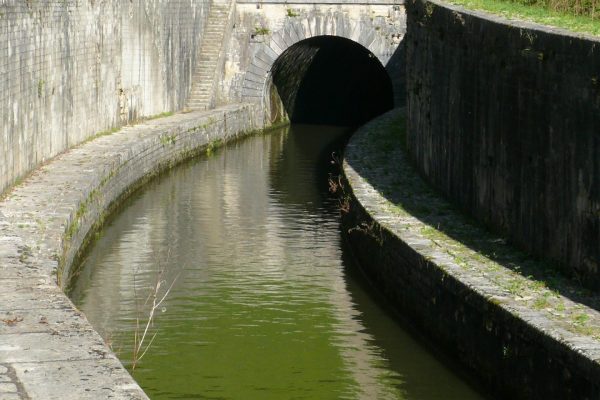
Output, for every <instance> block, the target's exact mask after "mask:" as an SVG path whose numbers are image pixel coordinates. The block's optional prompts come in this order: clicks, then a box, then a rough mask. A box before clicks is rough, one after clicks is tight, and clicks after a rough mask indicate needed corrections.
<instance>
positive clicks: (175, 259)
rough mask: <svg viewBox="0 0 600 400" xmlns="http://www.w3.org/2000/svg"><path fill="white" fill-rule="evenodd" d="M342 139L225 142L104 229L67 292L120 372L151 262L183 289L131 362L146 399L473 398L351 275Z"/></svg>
mask: <svg viewBox="0 0 600 400" xmlns="http://www.w3.org/2000/svg"><path fill="white" fill-rule="evenodd" d="M344 133H345V132H344V131H343V130H340V129H333V128H328V127H317V126H295V127H293V128H291V129H287V128H286V129H282V130H281V131H279V132H274V133H271V134H269V135H265V136H255V137H251V138H248V139H245V140H243V141H240V142H237V143H235V144H233V145H230V146H227V147H225V148H223V149H221V150H219V151H217V152H216V153H215V154H213V155H212V156H210V157H208V158H203V159H199V160H196V161H194V162H192V163H189V164H186V165H184V166H181V167H179V168H176V169H175V170H173V171H171V172H169V173H168V174H166V175H165V176H164V177H162V178H161V179H159V180H157V181H155V182H153V183H151V184H150V185H148V187H147V188H145V190H144V191H143V193H140V194H138V195H137V196H135V198H133V199H131V200H130V201H128V204H127V206H126V207H125V208H124V209H123V211H122V212H121V213H119V215H118V216H116V217H115V218H114V219H113V220H112V221H111V222H110V223H109V224H108V225H107V226H106V228H105V229H104V230H103V231H102V235H101V237H100V238H99V239H98V240H97V242H96V243H95V245H94V246H93V248H92V249H91V250H90V252H89V254H88V255H87V257H86V258H85V260H84V261H83V263H82V269H81V275H80V277H79V279H78V281H77V283H76V284H75V287H74V288H73V291H72V298H73V300H74V301H75V303H76V304H77V305H78V306H79V307H80V308H81V309H82V310H83V311H84V312H85V314H86V315H87V317H88V318H89V320H90V321H91V323H92V324H93V325H94V327H95V328H96V329H97V330H98V331H99V332H100V333H101V334H102V335H103V336H104V337H105V339H106V340H107V341H109V342H110V343H112V346H113V349H114V350H115V351H116V352H117V354H118V355H119V357H120V358H121V360H122V361H123V363H124V364H125V365H126V366H130V365H131V360H132V348H133V341H134V332H135V330H136V319H137V318H138V317H140V316H141V317H142V319H143V314H142V311H140V310H143V309H144V301H145V300H146V298H147V296H148V294H149V293H150V290H149V288H151V287H152V286H153V285H154V284H155V282H156V279H157V271H159V270H164V271H165V273H164V276H163V279H164V281H165V285H163V288H165V287H166V286H168V285H169V284H170V283H171V282H174V285H173V288H172V290H171V292H170V293H169V295H168V297H167V299H166V300H165V302H164V303H163V304H162V306H161V307H160V308H159V309H158V310H157V311H158V316H157V318H156V320H155V324H154V326H153V327H151V329H150V330H151V332H150V335H149V338H151V337H152V335H153V332H158V333H157V335H156V337H155V339H154V341H153V343H152V345H151V347H150V350H149V351H148V353H147V354H146V355H145V356H144V358H143V359H142V361H141V362H140V363H139V364H138V366H137V368H136V369H135V371H134V376H135V378H136V379H137V380H138V382H139V383H140V385H141V386H142V387H143V388H144V390H146V392H147V393H148V394H149V395H150V397H151V398H153V399H199V398H202V399H287V398H290V399H291V398H294V399H358V398H360V399H363V398H364V399H474V398H479V396H478V395H477V394H476V393H474V392H473V391H472V390H471V389H470V388H469V387H468V386H467V385H466V384H464V383H463V382H462V381H460V380H459V379H457V377H456V376H454V375H453V374H452V372H451V371H449V370H448V369H447V368H446V367H444V366H443V365H441V364H440V363H439V362H438V361H437V360H436V359H435V358H434V357H432V356H431V355H430V354H429V353H427V352H426V351H425V350H424V349H423V348H422V347H421V346H420V345H419V344H417V343H416V342H415V341H414V340H413V339H411V338H410V337H409V336H407V334H406V333H405V332H404V331H403V330H402V329H401V328H400V327H399V326H398V324H396V323H395V321H394V320H393V319H391V318H390V317H389V316H388V315H387V314H386V313H385V312H384V311H382V310H381V309H380V308H379V307H378V306H377V305H376V304H375V303H374V302H373V301H372V300H371V298H370V297H369V296H367V295H366V294H365V292H364V291H363V289H362V288H361V286H360V285H358V284H357V282H356V281H355V280H354V278H352V276H351V274H350V275H349V274H347V273H346V270H347V268H348V266H347V264H348V261H347V260H346V259H345V258H344V257H343V252H342V249H341V243H340V233H339V220H338V212H337V210H336V201H335V200H334V199H332V198H331V197H330V196H329V195H328V194H327V169H328V168H329V160H330V157H329V154H330V149H329V147H328V145H329V143H331V142H332V141H333V140H334V139H336V138H338V139H339V138H340V137H341V136H342V135H343V134H344ZM136 299H137V300H136ZM141 328H142V330H143V323H142V326H141ZM147 340H149V339H147Z"/></svg>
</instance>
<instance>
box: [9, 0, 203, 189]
mask: <svg viewBox="0 0 600 400" xmlns="http://www.w3.org/2000/svg"><path fill="white" fill-rule="evenodd" d="M209 7H210V3H209V2H208V1H207V0H191V1H190V0H185V1H184V0H176V1H169V2H164V1H159V0H132V1H123V2H114V1H113V2H110V1H108V2H107V1H87V2H81V1H74V0H69V1H53V2H47V1H17V0H5V1H1V2H0V60H1V61H0V76H1V77H2V79H0V193H1V192H3V191H4V190H5V189H6V188H7V187H8V186H10V185H11V184H12V183H14V182H15V181H17V180H19V179H21V178H23V177H24V176H25V175H26V174H27V173H28V172H29V171H31V170H32V169H33V168H35V167H36V166H38V165H39V164H40V163H43V162H45V161H47V160H48V159H50V158H52V157H54V156H56V155H57V154H59V153H60V152H62V151H64V150H65V149H67V148H69V147H72V146H73V145H75V144H77V143H81V142H82V141H84V140H86V139H88V138H89V137H91V136H92V135H94V134H96V133H99V132H102V131H108V130H110V129H112V128H115V127H119V126H122V125H123V124H126V123H129V122H131V121H134V120H136V119H138V118H140V117H144V116H151V115H155V114H159V113H162V112H166V111H175V110H180V109H182V108H183V106H184V102H185V98H186V97H187V95H188V93H189V89H190V86H191V74H192V66H193V64H194V61H195V59H196V52H197V48H198V44H199V41H200V40H201V38H202V29H203V26H204V22H205V20H206V17H207V14H208V10H209Z"/></svg>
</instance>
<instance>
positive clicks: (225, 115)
mask: <svg viewBox="0 0 600 400" xmlns="http://www.w3.org/2000/svg"><path fill="white" fill-rule="evenodd" d="M257 115H258V112H257V108H256V107H255V106H253V105H232V106H226V107H222V108H220V109H217V110H212V111H202V112H199V111H198V112H190V113H182V114H177V115H174V116H172V117H167V118H161V119H156V120H153V121H149V122H146V123H144V124H140V125H137V126H133V127H126V128H124V129H122V130H120V131H119V132H117V133H113V134H110V135H105V136H103V137H100V138H97V139H95V140H93V141H90V142H88V143H85V144H83V145H81V146H77V147H75V148H73V149H70V150H68V151H67V152H65V153H64V154H61V155H59V156H58V157H56V158H55V159H53V160H52V161H51V162H50V163H48V164H46V165H44V166H42V167H40V168H38V169H37V170H36V171H35V172H34V173H32V174H31V175H30V176H28V177H27V179H26V180H25V182H24V183H23V184H22V185H18V186H16V187H14V188H12V189H11V190H10V192H8V193H5V196H4V198H3V199H2V201H0V284H1V285H2V288H3V290H2V291H0V381H1V382H3V383H2V385H0V398H2V399H13V398H14V399H32V400H34V399H43V400H50V399H57V400H58V399H60V400H65V399H74V400H75V399H76V400H80V399H100V398H115V399H145V398H147V397H146V396H145V394H144V393H143V391H142V390H141V389H140V388H139V386H138V385H137V383H136V382H135V381H134V380H133V379H132V378H131V376H130V375H129V374H128V373H127V371H126V370H125V369H124V368H123V366H122V365H121V363H120V362H119V360H117V358H116V357H115V355H114V354H113V353H112V351H111V350H110V349H109V348H108V346H107V345H106V344H105V343H104V341H103V340H102V338H101V337H100V336H99V335H98V334H97V333H96V332H95V331H94V330H93V328H92V327H91V325H90V324H89V323H88V321H87V320H86V318H85V316H84V315H82V314H81V313H80V312H78V311H77V309H76V308H75V307H74V306H73V305H72V304H71V302H70V300H69V299H68V298H67V297H66V295H65V294H64V293H63V291H62V289H63V288H64V286H65V285H66V284H67V283H68V279H67V278H68V277H69V275H70V272H71V264H72V262H73V259H74V258H75V256H76V255H77V253H78V252H79V251H80V250H82V248H83V247H84V245H85V243H86V241H87V240H88V238H89V235H90V233H91V232H93V228H94V227H97V226H98V225H99V224H101V223H102V221H103V219H104V216H105V215H106V214H107V213H108V212H110V209H111V207H112V206H113V205H115V204H116V202H117V201H118V200H119V199H120V198H121V197H122V196H124V195H127V194H128V193H129V192H130V191H131V190H133V189H135V188H136V187H137V186H138V185H140V184H142V183H143V182H144V181H145V180H146V179H148V178H149V177H151V176H153V175H154V174H156V173H158V172H159V171H160V170H161V169H164V168H168V167H170V166H172V165H174V164H175V163H177V162H178V161H180V160H182V159H184V158H188V157H190V156H192V155H193V154H195V153H197V152H199V151H202V149H203V148H204V147H205V146H206V145H208V144H209V143H211V142H213V143H220V142H222V141H227V140H229V139H232V138H235V137H237V136H239V135H242V134H245V133H248V132H251V131H253V130H255V129H257V128H260V127H261V126H260V123H261V121H260V120H257V119H256V116H257ZM57 279H58V283H59V286H57V284H56V283H57ZM6 321H9V322H6ZM11 321H12V322H11Z"/></svg>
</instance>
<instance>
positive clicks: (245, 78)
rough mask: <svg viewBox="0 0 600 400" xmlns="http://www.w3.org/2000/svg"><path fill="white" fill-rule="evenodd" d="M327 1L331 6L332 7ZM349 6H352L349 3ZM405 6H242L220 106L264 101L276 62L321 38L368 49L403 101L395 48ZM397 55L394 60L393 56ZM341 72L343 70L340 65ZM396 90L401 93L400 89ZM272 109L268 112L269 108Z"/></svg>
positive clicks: (297, 3) (221, 86)
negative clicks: (307, 41)
mask: <svg viewBox="0 0 600 400" xmlns="http://www.w3.org/2000/svg"><path fill="white" fill-rule="evenodd" d="M328 3H329V4H328ZM346 3H348V4H346ZM401 3H402V2H401V1H399V2H397V4H396V5H394V4H392V2H389V1H379V0H378V1H375V2H361V3H360V4H359V3H357V2H352V4H351V2H345V1H344V2H337V3H336V4H331V2H324V3H320V4H315V2H313V1H304V0H302V1H295V2H290V3H288V2H275V1H266V2H261V3H260V4H259V5H257V4H256V3H249V2H247V1H242V2H238V3H237V5H236V10H235V16H234V18H235V21H234V28H233V30H232V32H231V35H230V39H229V40H228V42H227V43H226V60H225V68H224V76H223V79H222V80H220V82H219V85H218V89H217V104H227V103H232V102H239V101H244V102H256V103H261V102H264V101H265V100H266V99H267V98H268V96H266V94H267V93H269V86H270V85H269V83H270V72H271V68H272V67H273V64H274V63H275V61H276V60H277V58H278V57H279V56H280V55H281V54H282V53H283V52H284V51H285V50H286V49H288V48H290V47H291V46H292V45H294V44H296V43H298V42H299V41H302V40H305V39H309V38H314V37H317V36H336V37H341V38H346V39H350V40H352V41H353V42H356V43H358V44H359V45H361V46H363V47H364V48H365V49H367V50H368V51H370V52H371V53H372V54H373V56H374V57H376V58H377V59H378V60H379V61H380V62H381V64H382V65H383V66H384V67H386V69H387V71H388V74H389V75H390V78H391V79H392V82H393V83H394V85H395V94H396V95H397V102H399V103H402V101H403V99H402V98H403V95H404V77H403V72H402V69H398V68H395V67H391V68H387V67H388V66H390V65H393V66H395V65H396V64H397V59H398V57H397V54H396V53H397V49H398V47H399V44H400V43H401V41H402V37H403V36H404V32H405V30H406V16H405V11H404V6H403V5H402V4H401ZM395 55H396V57H394V56H395ZM340 68H345V66H343V65H340ZM396 89H397V90H396ZM267 111H268V110H267Z"/></svg>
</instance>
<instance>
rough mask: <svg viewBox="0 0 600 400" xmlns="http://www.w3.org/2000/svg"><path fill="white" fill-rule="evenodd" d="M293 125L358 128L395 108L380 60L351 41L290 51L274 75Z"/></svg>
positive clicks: (317, 42)
mask: <svg viewBox="0 0 600 400" xmlns="http://www.w3.org/2000/svg"><path fill="white" fill-rule="evenodd" d="M271 78H272V82H273V87H272V90H271V101H272V102H273V88H275V89H276V91H277V92H276V93H277V94H278V95H279V98H280V99H281V102H282V103H283V107H284V108H285V111H286V112H287V115H288V117H289V119H290V121H291V122H292V123H305V124H326V125H339V126H358V125H361V124H363V123H365V122H367V121H368V120H370V119H372V118H374V117H376V116H378V115H380V114H382V113H384V112H385V111H387V110H390V109H392V108H393V106H394V92H393V88H392V82H391V80H390V77H389V76H388V74H387V72H386V70H385V68H384V67H383V65H381V63H380V62H379V60H378V59H377V58H376V57H375V56H374V55H373V54H372V53H371V52H370V51H369V50H367V49H366V48H364V47H363V46H361V45H360V44H358V43H356V42H353V41H351V40H349V39H345V38H341V37H336V36H318V37H314V38H311V39H306V40H303V41H301V42H298V43H296V44H295V45H293V46H291V47H290V48H289V49H287V50H286V51H285V52H283V54H281V56H279V58H278V59H277V61H276V62H275V64H274V65H273V68H272V70H271Z"/></svg>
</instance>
